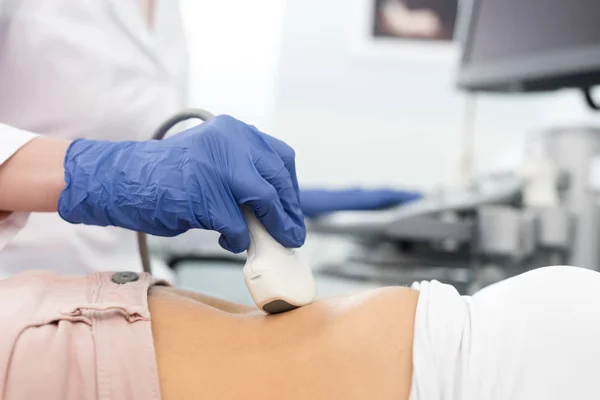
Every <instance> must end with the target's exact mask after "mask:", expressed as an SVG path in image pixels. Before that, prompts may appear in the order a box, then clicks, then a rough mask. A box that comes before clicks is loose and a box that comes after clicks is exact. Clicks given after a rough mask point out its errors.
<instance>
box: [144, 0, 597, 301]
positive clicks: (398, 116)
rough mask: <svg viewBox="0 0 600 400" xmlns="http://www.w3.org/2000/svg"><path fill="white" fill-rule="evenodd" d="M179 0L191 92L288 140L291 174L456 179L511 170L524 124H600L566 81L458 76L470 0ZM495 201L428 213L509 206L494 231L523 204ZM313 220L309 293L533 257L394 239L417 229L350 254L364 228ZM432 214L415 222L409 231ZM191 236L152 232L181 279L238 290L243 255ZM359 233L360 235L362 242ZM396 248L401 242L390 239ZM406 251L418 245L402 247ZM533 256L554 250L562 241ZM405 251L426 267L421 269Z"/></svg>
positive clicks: (326, 183)
mask: <svg viewBox="0 0 600 400" xmlns="http://www.w3.org/2000/svg"><path fill="white" fill-rule="evenodd" d="M181 3H182V9H183V14H184V17H185V22H186V30H187V32H188V34H189V43H188V45H189V52H190V56H191V63H192V64H191V65H192V67H191V79H192V84H191V91H190V96H191V105H192V106H197V107H201V108H205V109H208V110H211V111H212V112H213V113H228V114H232V115H234V116H236V117H237V118H239V119H242V120H244V121H245V122H248V123H252V124H254V125H256V126H258V127H259V128H260V129H261V130H263V131H265V132H268V133H270V134H272V135H274V136H277V137H278V138H281V139H283V140H284V141H286V142H288V143H289V144H290V145H291V146H292V147H294V149H295V150H296V152H297V166H298V175H299V180H300V184H301V186H305V187H319V188H332V189H334V188H342V187H349V186H351V187H365V188H376V187H392V188H403V189H406V188H411V189H415V190H419V191H423V192H425V193H436V191H439V190H450V189H452V190H454V189H456V190H461V189H464V188H465V187H466V186H468V185H469V182H472V180H473V177H476V176H479V175H485V174H494V173H508V174H510V173H511V171H512V173H514V172H515V171H517V170H519V168H520V166H521V165H522V163H523V157H524V154H525V151H526V148H527V140H528V138H530V137H531V135H532V134H535V133H536V132H542V131H545V130H548V129H551V128H553V127H562V126H577V127H594V126H596V127H597V126H598V124H599V122H600V120H599V118H598V116H597V115H595V114H594V112H593V111H592V110H590V109H589V108H588V107H586V105H585V102H584V100H583V98H582V96H581V94H580V93H579V91H577V90H573V89H564V90H561V89H559V90H552V91H543V92H535V91H533V92H528V93H520V92H518V91H517V92H505V93H490V92H485V93H479V92H470V91H465V90H459V89H458V87H457V74H458V69H459V64H460V52H461V45H460V43H461V41H460V38H461V37H464V35H465V34H466V32H464V29H466V28H465V27H466V26H467V25H466V22H465V23H463V24H462V25H461V24H459V21H460V20H461V18H462V20H463V21H464V20H465V19H468V17H467V16H465V14H467V13H466V12H465V10H467V11H468V10H470V7H471V6H472V4H471V3H470V2H469V1H459V0H402V1H401V0H328V1H322V0H302V1H300V0H288V1H283V0H279V1H272V0H269V1H266V0H254V1H252V2H248V1H243V0H220V1H210V0H182V1H181ZM509 3H511V4H512V3H514V2H509ZM507 7H508V5H507ZM461 29H463V31H461ZM520 193H521V192H520ZM521 194H522V193H521ZM520 198H521V199H522V196H521V197H520ZM508 203H510V207H508V206H507V205H506V204H504V203H503V204H502V206H501V207H508V208H507V209H502V208H501V207H500V206H498V205H497V204H496V208H495V209H492V210H491V211H490V210H483V211H482V210H480V209H477V212H475V214H476V216H475V217H473V214H470V216H469V217H465V216H464V215H463V214H460V213H459V215H458V216H457V215H456V214H454V215H450V214H448V213H444V212H442V213H438V214H436V216H437V217H440V218H438V219H439V220H440V221H441V220H443V221H446V220H449V221H454V222H456V221H457V220H458V222H464V221H470V222H471V223H473V224H474V226H479V225H478V224H484V222H485V221H487V220H485V221H484V218H483V217H482V216H483V215H488V214H485V212H488V211H489V213H491V215H492V216H491V217H490V218H492V219H493V218H497V219H500V220H502V221H508V220H510V218H511V217H515V215H516V214H515V213H518V215H517V216H516V217H515V218H517V220H518V221H517V222H516V223H517V225H518V227H517V228H515V227H512V228H511V227H506V231H505V232H504V234H505V235H508V236H512V238H513V239H515V238H517V240H518V241H519V240H521V239H522V237H521V236H519V235H521V234H522V231H523V229H524V228H523V220H524V219H526V218H525V217H524V215H525V214H527V215H528V213H524V212H523V209H524V206H523V203H522V202H521V201H520V200H519V202H517V203H518V204H516V205H515V202H514V201H512V200H511V201H509V202H508ZM546 206H550V205H548V204H546ZM551 206H552V207H555V206H560V204H559V205H557V204H554V203H553V204H551ZM498 207H500V208H501V209H500V210H499V211H498ZM525 208H526V207H525ZM533 208H536V207H533ZM539 208H540V207H538V208H536V209H539ZM542 208H544V207H542ZM546 208H548V207H545V208H544V209H546ZM438 211H439V210H438ZM471 211H472V210H471ZM495 212H497V214H494V213H495ZM503 213H504V214H503ZM370 216H372V215H370ZM361 218H367V217H364V216H363V217H361ZM374 218H375V217H374ZM390 218H391V217H390ZM478 218H479V219H478ZM486 218H487V217H486ZM350 219H351V218H350ZM555 220H557V219H556V218H555V219H552V221H555ZM346 221H347V219H346ZM473 221H475V222H473ZM481 221H484V222H481ZM519 221H520V222H519ZM337 222H339V221H338V219H335V218H333V219H330V220H329V223H332V224H334V225H335V223H337ZM488 222H489V221H488ZM488 222H485V223H488ZM538 222H539V221H538ZM548 223H551V222H548ZM554 223H556V222H554ZM325 225H327V224H325V223H323V224H321V225H320V227H319V224H316V225H314V226H315V229H314V230H311V231H310V233H309V240H308V242H307V245H306V246H305V248H303V249H301V250H302V251H303V252H304V254H305V255H306V257H308V258H309V260H310V262H311V263H312V265H313V267H314V268H315V271H316V272H317V275H318V281H319V295H320V296H324V295H330V294H338V293H345V292H348V291H353V290H357V289H361V288H367V287H376V286H382V285H385V284H403V283H404V282H405V281H406V282H408V281H410V280H411V279H413V278H415V279H418V278H431V277H433V278H439V279H442V280H444V279H446V280H448V279H450V278H448V277H451V278H452V279H453V280H454V281H455V283H456V282H458V283H459V284H460V283H463V284H464V285H463V286H462V287H463V289H464V290H465V291H468V290H474V289H473V288H475V287H480V286H482V285H485V284H488V283H489V282H493V281H495V280H498V279H500V278H503V277H506V276H508V275H510V273H511V272H506V271H520V270H521V269H523V268H525V269H526V268H530V267H523V265H522V264H523V262H524V261H523V260H524V259H526V258H527V257H525V258H524V256H519V257H516V258H515V259H511V258H510V257H509V256H508V255H507V254H505V253H502V251H499V252H500V253H501V254H498V251H495V250H494V251H491V253H490V254H492V255H490V256H488V255H489V254H488V253H486V256H485V257H479V256H478V254H480V253H481V251H479V252H476V251H473V250H472V249H471V250H469V251H466V253H465V252H463V251H462V250H461V249H462V247H461V246H460V245H457V244H456V243H454V246H455V247H452V243H451V242H452V237H449V238H448V240H447V241H444V240H441V239H440V238H438V239H439V240H438V244H439V243H442V242H443V243H445V244H444V246H446V247H444V249H445V248H447V246H450V247H449V248H452V249H454V250H453V253H452V254H451V255H448V254H446V253H445V255H444V257H445V258H443V257H442V258H439V257H438V256H439V254H437V253H436V252H439V251H440V249H439V248H437V249H435V251H434V250H432V249H431V248H428V249H427V252H428V253H427V257H425V256H421V255H419V256H418V261H415V260H412V261H407V260H406V257H408V256H407V252H409V253H410V251H409V250H410V249H415V248H419V247H420V246H421V244H422V243H421V242H419V241H416V242H415V241H412V240H404V239H402V240H390V241H389V242H388V241H385V240H383V241H382V240H379V241H377V242H376V243H377V245H376V246H375V247H377V248H378V249H380V252H379V253H377V255H374V256H373V257H375V258H377V257H379V258H383V259H385V260H384V261H381V263H378V262H375V261H373V260H372V259H371V261H369V262H367V261H365V260H362V261H361V262H358V263H356V262H352V261H350V260H351V259H352V255H356V254H357V253H359V254H363V255H364V254H365V250H364V247H360V246H358V245H357V241H358V242H361V240H362V239H361V238H358V239H357V238H356V235H354V236H352V235H351V236H352V237H347V236H346V235H344V232H342V233H341V234H340V232H339V231H340V228H339V226H337V227H336V228H335V229H333V228H332V229H328V228H327V226H325ZM406 226H408V225H406ZM410 226H412V225H410ZM419 226H420V225H419ZM426 226H429V225H426ZM485 226H487V225H485ZM494 226H495V225H494ZM536 226H537V225H536ZM443 228H444V227H441V228H436V227H435V226H429V228H413V232H415V231H416V230H418V229H424V230H427V229H433V230H439V229H442V230H443ZM347 229H349V230H351V229H354V228H347ZM453 229H454V228H453ZM465 229H467V230H469V229H475V228H473V226H469V227H467V228H465ZM481 229H483V228H481ZM510 229H517V231H515V232H519V234H518V235H517V234H514V232H513V231H511V230H510ZM557 229H558V228H557ZM565 229H566V228H565ZM569 229H571V228H569ZM358 231H360V232H363V231H361V230H360V229H359V230H358ZM332 232H333V233H332ZM184 236H185V235H184ZM359 236H360V235H359ZM450 236H452V235H450ZM207 237H210V234H209V235H208V236H207ZM478 237H479V242H484V240H483V239H481V237H480V236H478ZM519 238H520V239H519ZM363 239H364V238H363ZM196 240H198V239H197V236H194V235H188V236H185V237H182V238H180V239H179V241H178V243H179V244H180V246H181V247H180V249H183V248H185V249H186V250H181V251H178V250H177V246H176V245H173V244H171V246H175V247H170V246H166V245H161V244H160V243H157V244H155V245H154V249H155V252H156V253H157V254H167V255H168V256H169V257H170V259H171V261H172V265H175V266H176V271H177V279H178V282H179V283H180V284H181V285H182V286H185V287H189V288H193V289H197V290H202V291H204V292H208V293H211V294H214V295H217V296H220V297H226V298H229V299H233V300H237V301H242V302H249V297H248V295H247V290H246V289H245V286H244V283H243V280H242V276H241V271H240V268H241V265H243V258H242V257H240V258H236V257H233V258H231V257H229V255H226V254H223V253H222V252H219V250H218V248H217V245H216V236H214V235H213V236H212V239H210V238H209V239H207V240H208V241H211V240H212V241H213V242H214V243H215V248H214V249H206V246H203V247H204V250H202V251H199V253H198V254H191V253H194V252H191V253H190V250H189V249H190V248H191V247H193V246H194V242H195V241H196ZM486 240H487V239H486ZM502 240H503V239H498V238H495V239H493V240H492V241H493V242H494V243H500V242H502ZM366 242H368V243H371V245H370V246H371V248H373V245H372V243H373V242H371V241H369V240H366ZM383 242H386V243H383ZM364 243H365V241H364V240H362V245H364ZM449 243H450V244H449ZM161 246H163V247H161ZM357 246H358V247H357ZM403 246H404V247H403ZM434 247H435V246H434ZM509 247H510V246H509ZM399 248H400V249H401V251H400V253H402V254H397V253H398V252H399V250H398V249H399ZM407 249H409V250H407ZM457 249H458V250H457ZM480 249H481V246H480ZM361 251H362V253H361ZM569 251H570V250H569ZM390 252H391V253H393V255H392V256H389V254H390ZM559 253H560V252H559ZM419 254H420V253H419ZM560 254H562V255H563V256H564V254H565V253H560ZM555 255H556V254H555ZM410 257H417V256H415V255H414V253H411V255H410ZM432 257H433V261H432ZM565 257H566V256H565ZM359 259H360V257H359ZM517 259H518V261H517ZM390 260H392V261H390ZM530 260H531V259H530ZM543 260H545V261H548V260H559V261H567V260H568V257H567V259H561V258H554V259H552V258H550V259H548V258H543ZM530 262H532V261H530ZM538 262H539V259H538ZM461 263H462V265H463V266H464V267H465V269H464V270H463V269H460V268H451V270H452V272H451V273H450V275H448V274H449V272H447V271H446V272H439V270H437V269H436V268H438V267H439V268H445V267H446V266H447V265H449V264H452V265H455V264H458V265H461ZM358 264H360V265H358ZM517 264H518V265H519V266H517ZM407 265H408V267H406V266H407ZM415 265H418V266H419V268H421V266H423V265H426V266H427V267H429V269H427V271H434V270H435V271H438V272H436V273H430V272H425V273H423V272H422V271H423V270H422V269H417V268H416V267H414V266H415ZM536 265H537V264H536ZM382 266H383V267H382ZM390 266H391V267H390ZM413 267H414V268H413ZM375 270H376V271H375ZM473 270H477V271H478V273H477V275H476V276H477V278H475V279H479V280H480V281H481V279H483V278H481V277H482V276H487V278H485V279H483V281H481V282H479V283H478V284H476V285H475V286H472V284H473V279H474V278H473V277H472V276H471V275H469V274H470V273H472V271H473ZM319 271H322V273H321V272H319ZM373 271H375V272H373ZM382 271H383V272H382ZM399 271H400V272H399ZM402 271H403V272H402ZM407 271H408V272H407ZM418 271H421V272H418ZM482 271H483V272H482ZM399 274H400V275H402V274H404V275H402V277H399ZM436 274H437V275H436ZM486 274H487V275H486ZM452 279H451V280H452ZM486 279H487V280H486ZM469 288H471V289H469Z"/></svg>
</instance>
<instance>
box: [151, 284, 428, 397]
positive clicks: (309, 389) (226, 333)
mask: <svg viewBox="0 0 600 400" xmlns="http://www.w3.org/2000/svg"><path fill="white" fill-rule="evenodd" d="M417 299H418V293H417V292H415V291H412V290H410V289H408V288H383V289H378V290H373V291H370V292H366V293H362V294H356V295H352V296H344V297H337V298H330V299H326V300H319V301H317V302H315V303H314V304H312V305H310V306H306V307H304V308H301V309H298V310H294V311H291V312H288V313H285V314H281V315H274V316H265V315H264V314H262V313H261V312H260V311H258V310H256V309H255V308H252V307H246V306H240V305H236V304H231V303H228V302H225V301H222V300H217V299H213V298H210V297H208V296H203V295H200V294H195V293H190V292H182V291H177V290H175V289H172V288H163V287H155V288H152V289H151V291H150V296H149V297H148V301H149V306H150V312H151V314H152V330H153V335H154V342H155V347H156V355H157V360H158V369H159V376H160V385H161V391H162V395H163V398H164V399H165V400H172V399H177V400H180V399H196V398H199V399H200V398H201V399H219V400H230V399H278V400H279V399H286V400H296V399H298V400H300V399H302V400H304V399H311V400H319V399H344V400H359V399H360V400H362V399H364V400H370V399H375V398H376V399H381V400H387V399H389V400H399V399H407V398H408V397H409V394H410V384H411V378H412V342H413V327H414V316H415V311H416V304H417Z"/></svg>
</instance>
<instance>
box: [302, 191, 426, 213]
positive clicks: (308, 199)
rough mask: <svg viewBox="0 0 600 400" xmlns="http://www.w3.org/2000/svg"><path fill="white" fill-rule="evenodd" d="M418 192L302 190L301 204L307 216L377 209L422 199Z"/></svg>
mask: <svg viewBox="0 0 600 400" xmlns="http://www.w3.org/2000/svg"><path fill="white" fill-rule="evenodd" d="M421 197H422V195H421V194H420V193H418V192H411V191H406V190H388V189H382V190H367V189H364V190H363V189H347V190H318V189H315V190H301V191H300V206H301V207H302V211H303V212H304V215H305V216H306V217H317V216H320V215H322V214H326V213H330V212H334V211H360V210H377V209H382V208H387V207H392V206H396V205H400V204H403V203H406V202H409V201H413V200H417V199H420V198H421Z"/></svg>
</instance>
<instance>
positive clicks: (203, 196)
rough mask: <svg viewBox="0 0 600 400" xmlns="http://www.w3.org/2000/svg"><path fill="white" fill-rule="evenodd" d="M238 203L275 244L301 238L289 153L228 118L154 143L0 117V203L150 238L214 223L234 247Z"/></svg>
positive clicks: (241, 232) (240, 247)
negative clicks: (47, 134) (46, 133)
mask: <svg viewBox="0 0 600 400" xmlns="http://www.w3.org/2000/svg"><path fill="white" fill-rule="evenodd" d="M3 161H4V162H3ZM242 205H243V206H246V207H249V208H250V209H252V210H253V211H254V212H255V214H256V216H257V217H258V219H259V220H260V221H261V222H262V223H263V225H264V226H265V228H266V229H267V231H269V233H270V234H271V236H273V238H275V239H276V240H277V241H278V242H279V243H281V244H282V245H283V246H285V247H300V246H301V245H302V244H303V243H304V239H305V236H306V228H305V226H304V219H303V215H302V210H301V209H300V199H299V194H298V181H297V178H296V169H295V154H294V151H293V150H292V149H291V148H290V147H289V146H288V145H287V144H285V143H284V142H282V141H280V140H277V139H276V138H274V137H271V136H269V135H266V134H264V133H262V132H260V131H259V130H258V129H256V128H255V127H253V126H251V125H247V124H245V123H243V122H241V121H238V120H236V119H234V118H232V117H229V116H225V115H224V116H218V117H215V118H213V119H212V120H210V121H208V122H206V123H204V124H201V125H198V126H196V127H194V128H191V129H188V130H187V131H184V132H181V133H179V134H177V135H175V136H172V137H170V138H167V139H165V140H162V141H157V140H148V141H123V142H112V141H107V140H88V139H78V140H74V141H72V142H71V141H68V140H60V139H50V138H44V137H35V135H33V134H32V133H30V132H26V131H21V130H18V129H15V128H12V127H9V126H6V125H2V124H0V210H2V211H58V213H59V214H60V216H61V217H62V218H63V219H64V220H65V221H67V222H70V223H74V224H86V225H96V226H109V225H110V226H117V227H121V228H125V229H130V230H135V231H139V232H144V233H149V234H152V235H156V236H176V235H179V234H181V233H184V232H186V231H188V230H190V229H206V230H213V231H217V232H219V233H221V238H220V240H219V243H220V244H221V246H222V247H223V248H225V249H226V250H229V251H232V252H235V253H238V252H242V251H244V250H246V249H247V248H248V245H249V244H250V236H249V233H248V228H247V226H246V223H245V221H244V218H243V216H242V213H241V210H240V206H242Z"/></svg>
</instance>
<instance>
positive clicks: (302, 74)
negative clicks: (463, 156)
mask: <svg viewBox="0 0 600 400" xmlns="http://www.w3.org/2000/svg"><path fill="white" fill-rule="evenodd" d="M369 7H370V0H328V1H321V0H302V1H300V0H290V1H288V3H287V7H286V9H285V12H284V14H283V38H282V42H281V46H282V47H281V59H280V62H279V83H278V85H277V89H278V91H277V97H276V108H275V118H276V125H275V127H276V133H277V135H278V136H280V137H282V138H284V139H285V140H286V141H288V142H289V143H290V144H292V145H293V146H294V147H295V148H296V150H297V153H298V168H299V176H300V179H301V181H302V183H304V184H305V185H320V186H344V185H366V186H386V185H396V186H418V187H429V186H432V185H435V184H437V183H441V182H448V180H449V179H452V178H453V175H454V174H455V173H456V164H457V158H458V154H459V149H460V143H461V142H460V141H461V132H462V128H463V122H464V121H463V116H464V112H465V97H464V95H462V94H460V93H458V92H457V91H456V90H455V89H454V86H453V85H454V77H455V70H454V69H455V65H456V64H455V63H456V61H457V55H458V52H457V49H452V48H450V49H448V48H436V47H435V46H434V47H433V48H431V46H425V47H424V46H410V47H408V46H404V47H402V46H394V45H383V46H379V47H376V48H374V49H373V48H370V47H369V44H368V43H367V42H366V39H361V38H362V37H366V35H367V33H366V32H367V29H368V18H369V17H368V10H369ZM363 32H364V35H363ZM361 35H363V36H361ZM544 104H545V99H544V98H540V96H525V97H524V98H523V97H515V96H503V97H485V98H480V99H479V100H478V102H477V115H476V120H475V131H476V137H475V149H476V155H477V161H478V163H479V164H485V163H486V162H487V161H488V160H489V159H491V158H492V157H494V156H495V155H496V154H497V153H498V149H499V148H500V147H502V146H504V145H506V144H508V143H510V142H511V141H515V140H518V139H520V138H522V137H524V136H525V133H526V132H527V131H529V130H531V129H533V128H535V127H536V126H537V124H538V123H539V121H540V113H541V112H542V111H543V109H544Z"/></svg>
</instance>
